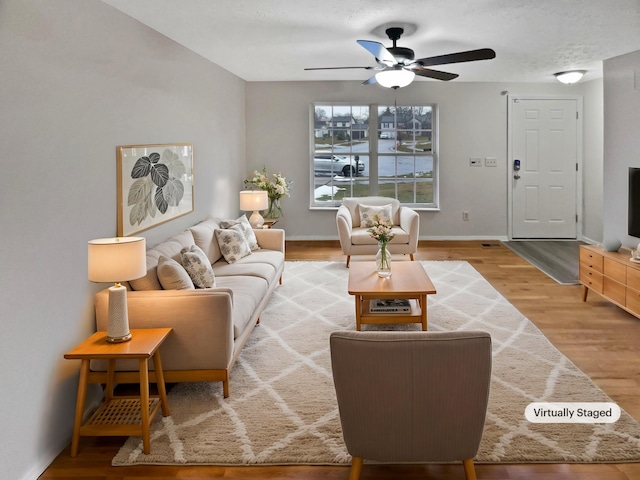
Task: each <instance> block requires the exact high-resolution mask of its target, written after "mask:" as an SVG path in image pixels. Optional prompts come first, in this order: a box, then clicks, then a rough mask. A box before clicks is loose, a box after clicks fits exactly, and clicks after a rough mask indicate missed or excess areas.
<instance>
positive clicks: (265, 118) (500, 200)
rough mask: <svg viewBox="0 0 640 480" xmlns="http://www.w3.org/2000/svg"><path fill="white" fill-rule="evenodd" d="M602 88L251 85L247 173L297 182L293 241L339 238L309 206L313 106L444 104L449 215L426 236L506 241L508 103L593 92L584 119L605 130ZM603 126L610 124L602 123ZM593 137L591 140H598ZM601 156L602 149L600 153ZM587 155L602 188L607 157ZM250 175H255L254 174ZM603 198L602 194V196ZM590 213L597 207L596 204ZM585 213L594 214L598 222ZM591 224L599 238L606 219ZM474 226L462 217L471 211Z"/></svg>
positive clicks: (290, 220)
mask: <svg viewBox="0 0 640 480" xmlns="http://www.w3.org/2000/svg"><path fill="white" fill-rule="evenodd" d="M590 83H592V84H593V85H592V86H590V87H585V86H583V85H580V84H578V85H574V86H567V85H562V84H560V83H549V84H508V83H465V82H455V81H454V82H450V83H444V82H434V81H422V80H418V81H415V82H414V83H413V84H412V85H410V86H409V87H406V88H403V89H400V90H398V91H393V90H389V89H383V88H381V87H379V86H375V85H371V86H361V85H360V82H280V83H273V82H251V83H248V84H247V112H248V113H247V139H248V143H247V168H249V170H252V169H254V168H255V169H261V168H262V166H263V165H266V166H267V169H268V171H269V172H273V171H280V172H281V173H282V174H283V175H285V176H286V177H287V178H288V179H291V180H293V181H294V184H293V189H292V195H291V197H290V198H285V199H284V200H283V201H282V206H283V210H284V213H285V219H284V220H283V221H282V223H281V224H279V226H280V225H282V226H283V227H284V228H286V231H287V238H288V239H337V231H336V227H335V210H324V211H318V210H310V209H309V182H310V179H309V165H308V157H309V153H308V149H309V146H308V142H309V106H310V105H311V104H312V103H314V102H353V103H357V102H364V103H372V104H380V105H393V104H394V102H395V101H397V104H398V105H402V104H404V105H407V104H421V103H436V104H438V108H439V118H440V123H439V127H440V137H439V139H440V174H439V178H440V211H438V212H435V211H423V212H420V215H421V222H420V237H421V238H422V239H444V238H451V239H465V238H474V239H497V238H503V239H506V237H507V185H508V180H507V165H506V161H507V103H506V102H507V100H506V99H507V97H506V96H505V95H503V92H504V91H509V93H510V94H522V95H538V94H539V95H562V94H566V95H585V96H591V95H593V97H594V99H593V101H591V100H588V99H585V102H586V103H587V104H588V105H593V107H589V108H588V109H586V113H585V118H584V122H585V125H588V129H589V132H593V131H594V130H595V131H597V129H598V126H597V125H598V123H599V124H600V125H601V123H602V119H601V112H600V111H599V110H598V108H597V106H598V104H601V100H600V99H601V94H600V93H599V92H598V90H599V88H600V87H599V82H598V81H595V82H590ZM600 129H601V127H600ZM590 138H591V137H590ZM595 150H597V149H595ZM590 151H591V152H593V154H590V155H589V156H588V157H587V158H585V168H586V169H589V170H591V171H592V172H593V170H594V169H592V168H591V166H590V164H589V163H588V162H591V163H592V164H594V165H595V170H596V171H595V172H593V173H592V174H590V175H589V176H588V180H589V182H590V185H589V191H590V192H593V191H594V190H596V189H597V187H595V186H593V185H592V183H597V180H594V179H592V178H591V175H593V176H594V177H597V176H598V175H600V174H598V173H597V171H598V169H599V170H600V171H601V167H602V165H601V153H600V156H599V158H598V153H597V152H595V151H594V149H591V150H590ZM470 157H497V158H498V167H497V168H492V167H489V168H487V167H484V166H483V167H481V168H478V167H470V166H469V158H470ZM247 173H249V172H247ZM598 196H599V195H598V192H594V197H593V198H598ZM587 207H588V208H591V207H592V205H591V204H589V205H587ZM588 208H585V217H589V215H590V213H589V210H588ZM594 210H596V214H595V217H594V219H593V220H591V219H589V220H587V219H586V218H585V220H584V222H585V225H586V226H588V233H589V234H590V235H593V236H594V237H598V232H597V224H598V222H599V217H600V216H601V215H600V214H599V213H598V212H597V210H599V209H598V207H597V205H596V206H595V207H594ZM463 211H468V212H470V220H469V221H466V222H465V221H463V220H462V212H463Z"/></svg>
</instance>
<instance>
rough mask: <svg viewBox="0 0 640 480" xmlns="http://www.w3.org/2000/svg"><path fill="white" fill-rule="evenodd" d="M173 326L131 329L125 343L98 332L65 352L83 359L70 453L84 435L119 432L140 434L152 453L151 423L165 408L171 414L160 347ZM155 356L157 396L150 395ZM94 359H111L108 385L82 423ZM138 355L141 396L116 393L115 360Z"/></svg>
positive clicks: (144, 446) (76, 450) (147, 448)
mask: <svg viewBox="0 0 640 480" xmlns="http://www.w3.org/2000/svg"><path fill="white" fill-rule="evenodd" d="M171 330H172V329H171V328H148V329H134V330H131V335H132V338H131V340H129V341H128V342H124V343H107V341H106V336H107V332H96V333H94V334H93V335H92V336H91V337H89V338H88V339H87V340H85V341H84V342H82V343H81V344H80V345H78V346H77V347H75V348H74V349H73V350H71V351H70V352H68V353H66V354H65V355H64V358H67V359H78V360H81V361H82V363H81V364H80V380H79V381H78V396H77V399H76V414H75V422H74V425H73V437H72V439H71V456H72V457H75V456H76V455H78V443H79V440H80V436H81V435H89V436H103V435H106V436H108V435H111V436H120V435H141V436H142V443H143V449H144V453H149V451H150V449H151V447H150V444H151V441H150V437H149V425H150V423H151V420H153V418H154V417H155V415H156V414H157V413H158V409H159V408H162V415H163V416H165V417H166V416H167V415H169V406H168V404H167V391H166V388H165V384H164V374H163V371H162V361H161V360H160V351H159V347H160V345H162V342H164V340H165V338H166V337H167V335H169V333H170V332H171ZM150 358H153V364H154V367H155V372H156V384H157V386H158V398H155V397H154V398H150V397H149V359H150ZM92 359H104V360H108V361H109V366H108V369H107V386H106V391H105V396H104V403H103V404H102V406H101V407H100V408H99V409H98V410H97V411H96V412H95V413H94V414H93V415H92V416H91V418H89V419H88V420H87V421H86V423H85V424H84V425H83V424H82V416H83V413H84V407H85V399H86V395H87V385H88V384H89V364H90V361H91V360H92ZM119 359H138V360H139V362H140V397H139V398H132V397H124V396H122V397H121V396H114V394H113V389H114V386H115V385H114V377H115V365H116V360H119Z"/></svg>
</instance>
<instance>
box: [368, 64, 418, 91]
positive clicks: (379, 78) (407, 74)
mask: <svg viewBox="0 0 640 480" xmlns="http://www.w3.org/2000/svg"><path fill="white" fill-rule="evenodd" d="M415 76H416V74H415V73H414V72H412V71H411V70H405V69H404V68H402V67H400V66H399V65H398V66H396V67H394V68H387V69H386V70H382V71H381V72H378V73H376V82H378V83H379V84H380V85H382V86H383V87H386V88H402V87H406V86H407V85H409V84H410V83H411V82H413V79H414V78H415Z"/></svg>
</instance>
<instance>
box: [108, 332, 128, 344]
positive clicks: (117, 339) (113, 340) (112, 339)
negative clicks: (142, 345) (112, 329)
mask: <svg viewBox="0 0 640 480" xmlns="http://www.w3.org/2000/svg"><path fill="white" fill-rule="evenodd" d="M129 340H131V332H129V333H127V334H126V335H125V336H124V337H110V336H108V335H107V343H124V342H128V341H129Z"/></svg>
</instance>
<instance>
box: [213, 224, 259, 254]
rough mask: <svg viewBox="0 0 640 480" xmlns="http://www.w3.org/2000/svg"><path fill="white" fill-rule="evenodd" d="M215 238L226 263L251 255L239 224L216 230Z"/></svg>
mask: <svg viewBox="0 0 640 480" xmlns="http://www.w3.org/2000/svg"><path fill="white" fill-rule="evenodd" d="M216 239H217V240H218V246H219V247H220V252H222V256H223V257H224V259H225V260H226V261H227V262H228V263H235V262H237V261H238V260H240V259H241V258H242V257H246V256H247V255H251V248H250V247H249V244H248V243H247V240H246V239H245V237H244V234H243V233H242V231H241V230H240V227H239V226H237V225H236V226H234V227H231V228H226V229H219V230H216Z"/></svg>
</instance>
